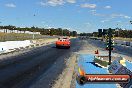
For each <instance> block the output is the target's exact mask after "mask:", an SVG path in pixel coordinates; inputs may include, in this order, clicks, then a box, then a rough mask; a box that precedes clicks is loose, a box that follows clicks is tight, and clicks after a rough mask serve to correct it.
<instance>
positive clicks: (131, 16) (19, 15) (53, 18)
mask: <svg viewBox="0 0 132 88" xmlns="http://www.w3.org/2000/svg"><path fill="white" fill-rule="evenodd" d="M131 9H132V0H0V25H15V26H20V27H26V26H27V27H31V26H38V27H45V28H50V27H55V28H58V27H62V28H68V29H70V30H77V31H78V32H93V31H97V30H98V29H99V28H110V27H111V28H115V27H121V28H127V29H132V25H130V23H129V22H130V20H132V12H131V11H132V10H131Z"/></svg>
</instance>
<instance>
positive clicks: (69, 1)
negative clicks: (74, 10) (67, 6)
mask: <svg viewBox="0 0 132 88" xmlns="http://www.w3.org/2000/svg"><path fill="white" fill-rule="evenodd" d="M67 2H68V3H76V0H67Z"/></svg>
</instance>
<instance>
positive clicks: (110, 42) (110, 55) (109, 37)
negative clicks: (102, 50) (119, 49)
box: [108, 28, 112, 65]
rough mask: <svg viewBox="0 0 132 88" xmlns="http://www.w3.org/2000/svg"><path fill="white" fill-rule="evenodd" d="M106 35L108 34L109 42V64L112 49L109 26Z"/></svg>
mask: <svg viewBox="0 0 132 88" xmlns="http://www.w3.org/2000/svg"><path fill="white" fill-rule="evenodd" d="M108 36H109V44H108V47H109V48H108V49H109V63H108V64H109V65H110V64H111V51H112V50H111V49H112V47H111V45H112V41H111V37H112V29H111V28H109V31H108Z"/></svg>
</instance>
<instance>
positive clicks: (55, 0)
mask: <svg viewBox="0 0 132 88" xmlns="http://www.w3.org/2000/svg"><path fill="white" fill-rule="evenodd" d="M65 3H76V0H46V1H41V2H39V4H40V5H42V6H46V5H48V6H58V5H64V4H65Z"/></svg>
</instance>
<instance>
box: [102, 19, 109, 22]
mask: <svg viewBox="0 0 132 88" xmlns="http://www.w3.org/2000/svg"><path fill="white" fill-rule="evenodd" d="M108 21H110V20H108V19H107V20H101V21H100V22H102V23H104V22H108Z"/></svg>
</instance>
